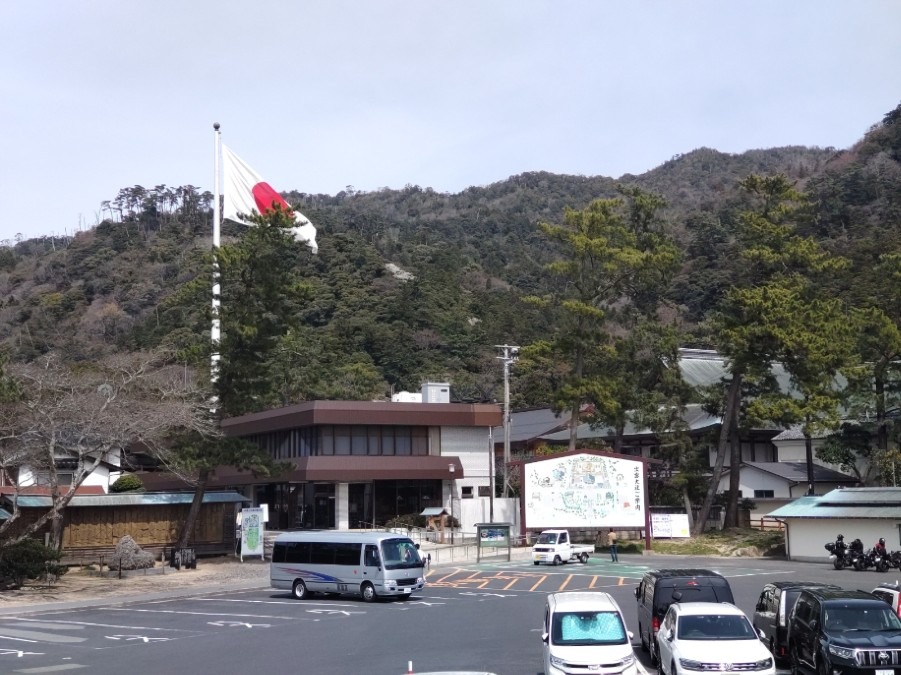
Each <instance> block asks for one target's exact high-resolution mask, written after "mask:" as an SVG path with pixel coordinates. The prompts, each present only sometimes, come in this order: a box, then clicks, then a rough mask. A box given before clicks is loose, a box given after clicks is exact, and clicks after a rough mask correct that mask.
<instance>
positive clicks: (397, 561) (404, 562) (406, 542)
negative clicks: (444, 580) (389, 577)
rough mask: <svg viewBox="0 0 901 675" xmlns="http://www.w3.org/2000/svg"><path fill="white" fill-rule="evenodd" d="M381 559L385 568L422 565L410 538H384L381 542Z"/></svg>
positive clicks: (404, 567)
mask: <svg viewBox="0 0 901 675" xmlns="http://www.w3.org/2000/svg"><path fill="white" fill-rule="evenodd" d="M382 561H383V563H384V565H385V569H386V570H400V569H406V568H413V567H422V558H420V557H419V551H418V550H417V548H416V544H414V543H413V541H412V540H411V539H386V540H385V541H383V542H382Z"/></svg>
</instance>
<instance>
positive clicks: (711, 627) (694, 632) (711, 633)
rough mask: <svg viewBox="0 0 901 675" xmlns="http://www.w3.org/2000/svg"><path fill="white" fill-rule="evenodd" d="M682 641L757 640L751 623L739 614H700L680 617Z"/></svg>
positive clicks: (679, 629)
mask: <svg viewBox="0 0 901 675" xmlns="http://www.w3.org/2000/svg"><path fill="white" fill-rule="evenodd" d="M677 635H678V638H679V639H680V640H756V639H757V635H755V633H754V628H753V626H751V624H750V622H749V621H748V620H747V619H746V618H745V617H743V616H738V615H737V614H703V615H701V614H698V615H689V616H680V617H679V625H678V632H677Z"/></svg>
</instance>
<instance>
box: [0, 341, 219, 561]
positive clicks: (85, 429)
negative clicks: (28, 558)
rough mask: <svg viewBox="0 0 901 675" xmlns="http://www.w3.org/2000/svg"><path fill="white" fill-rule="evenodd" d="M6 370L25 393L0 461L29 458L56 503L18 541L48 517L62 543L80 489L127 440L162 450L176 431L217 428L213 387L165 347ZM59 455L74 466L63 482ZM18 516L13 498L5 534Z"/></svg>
mask: <svg viewBox="0 0 901 675" xmlns="http://www.w3.org/2000/svg"><path fill="white" fill-rule="evenodd" d="M7 370H8V372H9V373H10V375H11V376H12V377H14V378H15V380H17V381H18V383H19V386H20V388H21V396H20V397H19V399H18V400H16V401H14V402H13V403H11V404H8V405H7V406H5V407H4V412H3V417H2V422H3V424H4V425H5V433H4V434H2V435H0V462H5V463H4V464H3V465H2V466H3V468H4V469H6V468H7V466H8V467H9V468H13V467H14V466H15V468H23V467H25V466H28V467H29V468H30V469H31V475H32V477H33V481H32V482H33V483H34V484H36V485H42V486H46V487H47V488H48V489H49V493H50V498H51V507H50V509H49V510H48V511H47V512H46V513H45V514H43V515H42V516H41V517H40V518H38V519H37V520H36V521H35V522H34V523H31V524H29V525H28V526H27V527H25V528H23V529H22V530H21V531H18V532H17V533H16V534H15V536H14V538H13V541H18V540H20V539H23V538H25V537H28V536H31V535H33V534H34V533H35V532H38V531H40V530H41V529H42V528H43V527H45V526H46V525H48V523H49V525H50V545H51V546H52V547H55V548H59V546H60V545H61V543H62V513H63V511H64V510H65V508H66V506H67V505H68V504H69V502H70V501H71V500H72V497H74V496H75V491H76V490H77V488H78V487H79V486H80V485H82V484H83V483H84V481H85V479H86V478H87V477H88V476H89V475H90V474H91V472H93V471H94V470H95V469H96V468H97V467H98V466H99V465H100V464H101V462H104V461H110V460H115V459H117V458H119V457H121V455H122V453H123V451H124V449H125V448H126V447H127V446H129V445H131V444H135V443H140V444H143V445H144V446H146V447H148V448H150V449H151V450H157V449H159V448H161V447H162V445H163V443H164V442H165V440H166V439H167V438H168V437H170V436H171V435H172V434H174V433H178V432H184V431H192V432H196V433H198V434H201V435H203V436H215V435H217V434H218V431H217V427H216V425H215V420H214V419H213V417H212V416H211V415H210V412H209V405H208V403H207V402H206V401H207V398H208V393H207V392H204V391H202V390H201V389H200V387H199V386H198V385H197V383H196V381H195V378H194V377H193V374H192V373H191V371H190V370H186V369H184V368H183V367H181V366H175V365H172V363H171V361H170V360H169V358H168V354H165V353H160V352H154V353H120V354H116V355H113V356H111V357H109V358H107V359H105V360H103V361H100V362H95V363H78V364H71V363H65V362H63V361H62V360H61V359H60V358H59V357H58V355H56V354H49V355H47V356H44V357H42V358H41V359H39V360H37V361H35V362H32V363H29V364H15V365H10V366H8V367H7ZM61 461H65V462H66V463H67V464H68V465H69V466H71V467H72V474H71V480H69V481H67V482H66V483H65V484H62V481H61V480H60V476H59V474H58V472H57V467H58V466H59V463H60V462H61ZM114 463H115V461H114ZM67 472H68V469H67ZM21 478H22V476H20V479H21ZM19 482H20V483H21V480H20V481H19ZM18 517H19V510H18V508H15V502H14V512H13V513H12V515H11V517H10V518H8V519H7V520H6V521H5V522H3V523H2V524H0V536H3V534H4V532H5V531H7V530H8V529H9V528H10V527H11V526H12V525H13V523H15V522H16V520H17V519H18Z"/></svg>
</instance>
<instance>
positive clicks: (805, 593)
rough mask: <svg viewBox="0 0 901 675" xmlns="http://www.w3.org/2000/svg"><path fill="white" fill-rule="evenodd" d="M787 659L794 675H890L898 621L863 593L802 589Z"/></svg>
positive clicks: (898, 643) (897, 660) (898, 642)
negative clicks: (808, 674)
mask: <svg viewBox="0 0 901 675" xmlns="http://www.w3.org/2000/svg"><path fill="white" fill-rule="evenodd" d="M788 654H789V660H790V662H791V669H792V674H793V675H802V674H804V673H810V674H811V675H832V674H833V673H841V675H895V672H896V671H895V668H896V667H898V666H899V664H901V619H899V618H898V615H897V614H895V612H893V611H892V608H891V607H889V606H888V604H886V603H885V602H884V601H882V600H880V599H879V598H877V597H875V596H873V595H871V594H870V593H867V592H865V591H836V590H831V589H826V588H822V589H819V588H805V589H804V590H802V591H801V593H800V595H799V596H798V600H797V602H796V603H795V608H794V610H792V614H791V620H790V621H789V630H788Z"/></svg>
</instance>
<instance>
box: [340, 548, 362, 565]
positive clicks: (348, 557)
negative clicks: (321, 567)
mask: <svg viewBox="0 0 901 675" xmlns="http://www.w3.org/2000/svg"><path fill="white" fill-rule="evenodd" d="M335 564H336V565H348V566H359V565H360V545H359V544H351V543H346V544H335Z"/></svg>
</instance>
